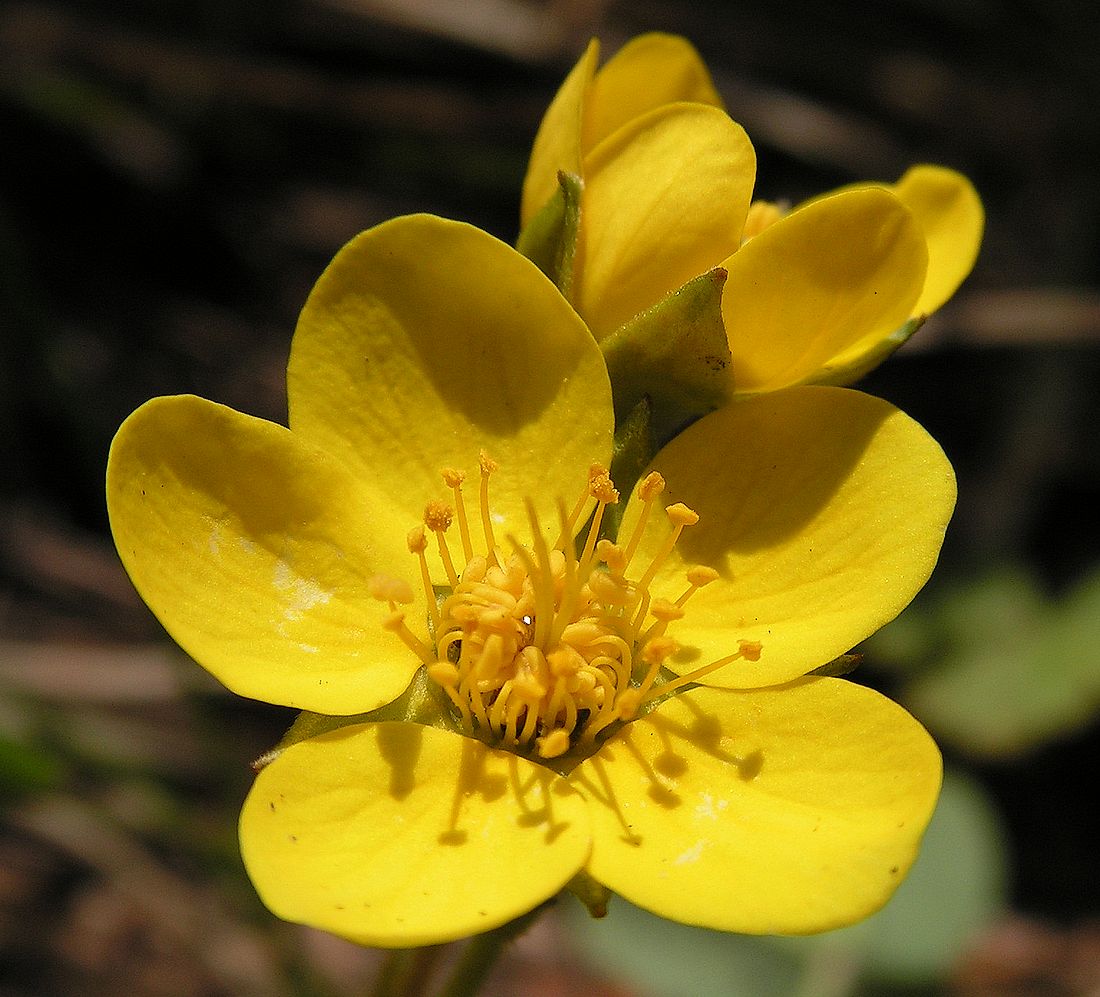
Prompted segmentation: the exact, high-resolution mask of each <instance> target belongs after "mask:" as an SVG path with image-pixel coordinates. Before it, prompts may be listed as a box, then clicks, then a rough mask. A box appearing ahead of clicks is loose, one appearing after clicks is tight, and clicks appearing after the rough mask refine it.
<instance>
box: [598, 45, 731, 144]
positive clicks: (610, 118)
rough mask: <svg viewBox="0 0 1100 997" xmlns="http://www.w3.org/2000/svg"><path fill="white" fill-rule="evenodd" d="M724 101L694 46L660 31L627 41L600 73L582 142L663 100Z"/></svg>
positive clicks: (716, 103)
mask: <svg viewBox="0 0 1100 997" xmlns="http://www.w3.org/2000/svg"><path fill="white" fill-rule="evenodd" d="M685 101H686V102H691V103H699V104H710V105H712V106H714V107H721V106H722V98H721V97H720V96H718V91H717V90H715V89H714V83H713V82H712V81H711V78H710V73H709V71H708V70H707V67H706V65H705V64H704V62H703V60H702V59H701V58H700V57H699V53H698V52H697V51H696V50H695V48H694V46H693V45H692V44H691V43H690V42H689V41H687V39H685V38H681V37H679V36H678V35H666V34H661V33H660V32H652V33H650V34H645V35H639V36H637V37H636V38H632V39H631V40H630V41H629V42H627V43H626V44H625V45H624V46H623V47H622V48H621V49H619V51H618V52H616V53H615V55H614V56H612V57H611V58H610V59H609V60H608V61H607V64H606V65H605V66H604V67H603V68H602V69H601V70H600V71H599V72H598V73H597V74H596V81H595V84H594V85H593V87H592V89H591V91H590V93H589V97H588V104H587V108H586V111H585V119H584V133H583V141H582V148H583V149H584V150H585V151H588V150H590V149H594V148H595V147H596V146H597V145H598V144H599V143H600V142H602V141H603V140H604V139H605V138H607V137H608V136H609V135H610V134H611V133H612V132H614V131H615V130H616V129H618V128H621V127H622V126H623V125H625V124H627V123H628V122H630V121H632V120H633V119H634V118H640V117H641V116H642V115H643V114H645V113H647V112H648V111H652V110H655V109H656V108H658V107H661V106H662V105H664V104H676V103H681V102H685Z"/></svg>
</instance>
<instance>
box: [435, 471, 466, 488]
mask: <svg viewBox="0 0 1100 997" xmlns="http://www.w3.org/2000/svg"><path fill="white" fill-rule="evenodd" d="M440 473H441V474H442V475H443V484H445V485H446V486H447V487H448V488H461V487H462V482H463V481H465V480H466V475H465V473H464V472H462V471H459V470H456V469H455V468H453V467H445V468H443V470H442V471H441V472H440Z"/></svg>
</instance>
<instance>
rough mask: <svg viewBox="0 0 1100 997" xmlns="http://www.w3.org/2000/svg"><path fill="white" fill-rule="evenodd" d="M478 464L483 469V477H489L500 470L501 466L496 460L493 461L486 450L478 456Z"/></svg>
mask: <svg viewBox="0 0 1100 997" xmlns="http://www.w3.org/2000/svg"><path fill="white" fill-rule="evenodd" d="M477 464H478V467H479V468H480V469H481V473H482V474H483V475H485V477H488V476H489V475H490V474H492V473H493V472H494V471H497V470H499V469H500V464H498V463H497V462H496V461H495V460H493V458H492V457H490V456H489V455H488V454H487V453H486V452H485V451H484V450H482V451H481V452H480V453H479V454H478V456H477Z"/></svg>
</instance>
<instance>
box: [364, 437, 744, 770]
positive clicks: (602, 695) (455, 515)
mask: <svg viewBox="0 0 1100 997" xmlns="http://www.w3.org/2000/svg"><path fill="white" fill-rule="evenodd" d="M496 470H497V464H496V462H495V461H493V460H492V459H491V458H489V457H488V456H487V455H485V454H484V453H482V455H481V460H480V471H481V487H480V494H479V502H478V505H479V511H480V520H481V524H480V525H481V533H482V534H483V539H484V553H476V552H475V549H474V542H473V539H472V535H471V529H470V521H469V519H468V518H467V514H466V506H465V502H464V500H463V492H462V485H463V483H464V480H465V475H463V474H462V473H461V472H459V471H456V470H453V469H451V468H446V469H444V471H443V481H444V483H445V484H446V485H447V486H448V487H449V488H450V489H451V491H452V495H453V499H454V502H453V505H452V504H450V503H447V502H442V501H433V502H430V503H429V504H428V506H427V508H426V509H425V513H424V523H423V525H422V526H417V527H416V528H415V529H413V530H412V531H410V533H409V535H408V547H409V551H410V552H411V553H412V554H413V555H415V556H416V557H417V558H418V559H419V567H420V576H421V580H422V584H423V586H424V591H425V595H426V597H427V605H428V615H429V623H430V627H431V634H432V637H431V641H430V643H427V642H424V641H422V640H421V639H420V638H418V637H417V636H416V635H415V634H414V633H413V632H412V630H411V629H410V628H409V627H408V625H407V624H406V623H405V614H404V612H403V611H401V610H400V609H399V608H398V604H399V603H408V602H411V601H412V591H411V589H409V587H408V585H407V584H406V583H404V582H401V581H399V580H397V579H394V578H390V577H386V576H376V578H374V579H372V590H373V594H374V595H375V596H376V597H377V598H379V599H381V600H383V601H385V602H388V603H389V608H390V613H389V615H388V616H387V618H386V620H385V621H384V624H383V625H384V626H385V627H386V628H387V629H390V630H392V631H394V632H395V633H396V634H397V635H398V636H399V637H400V638H401V639H402V640H403V641H404V642H405V643H406V645H408V647H409V648H410V649H412V650H413V652H414V653H416V654H417V655H418V656H419V657H420V659H421V660H422V661H423V662H424V664H425V666H426V669H427V673H428V675H429V677H430V678H431V679H432V680H433V681H434V682H435V683H436V684H437V685H438V686H439V687H440V688H441V689H442V690H443V691H444V693H445V694H446V695H447V697H448V699H449V701H450V702H451V704H452V705H453V708H454V711H455V713H456V715H457V719H458V720H459V722H460V723H461V725H462V727H463V729H464V730H466V731H467V732H469V733H471V734H474V735H476V736H478V737H480V738H482V739H484V740H487V741H489V742H490V743H494V744H499V745H502V746H504V747H506V748H510V749H512V750H516V751H521V752H527V751H530V750H532V749H533V750H534V751H536V752H537V754H538V755H540V756H541V757H542V758H547V759H549V758H556V757H558V756H560V755H563V754H565V753H566V752H567V751H569V750H570V749H572V748H574V747H577V746H579V747H580V749H581V750H582V751H584V750H586V749H587V750H592V746H593V745H594V744H595V741H596V738H597V737H598V736H599V735H600V733H601V732H603V731H606V730H607V728H609V727H610V726H611V725H613V724H615V723H617V722H625V721H629V720H631V719H633V718H634V717H635V716H637V714H638V712H639V710H640V709H641V708H642V707H643V706H644V705H645V704H647V703H648V702H650V701H652V700H653V699H656V698H658V697H663V696H665V695H668V694H669V693H672V692H675V691H677V690H678V689H681V688H683V687H684V686H686V685H688V684H690V683H692V682H695V681H697V680H698V679H700V678H702V677H703V676H704V675H705V674H707V673H709V672H711V671H713V670H714V669H716V668H720V667H722V666H723V665H726V664H728V663H730V662H731V661H734V660H737V659H738V658H745V659H748V660H756V659H757V658H758V657H759V655H760V645H759V644H757V643H753V642H749V641H739V642H738V650H737V651H736V652H735V653H733V654H730V655H728V656H726V657H724V658H721V659H719V660H718V661H715V662H712V663H711V664H708V665H705V666H704V667H702V668H698V669H696V670H694V671H692V672H690V673H689V674H686V675H681V676H679V677H674V678H668V677H667V675H666V676H662V665H663V663H664V662H665V661H666V660H667V659H668V658H669V657H670V655H672V654H673V653H674V652H675V651H676V650H677V645H676V642H675V641H674V640H673V639H672V638H671V637H669V636H668V635H667V633H666V631H667V630H668V628H669V626H670V625H671V624H673V623H674V622H675V621H676V620H678V619H680V618H681V617H683V615H684V605H685V604H686V603H687V601H688V599H690V598H691V596H692V594H693V593H694V592H696V591H697V590H698V589H700V588H702V587H703V586H704V585H707V584H709V583H710V582H712V581H714V579H715V578H717V572H716V571H714V570H713V569H712V568H708V567H702V566H697V567H692V568H689V569H688V570H687V572H686V581H687V587H686V589H685V590H684V591H683V592H682V594H681V595H680V596H679V597H678V598H677V599H676V600H675V601H670V600H666V599H660V598H652V597H651V595H650V591H649V589H650V585H651V583H652V582H653V579H654V578H655V577H656V575H657V573H658V571H659V570H660V569H661V567H662V565H663V564H664V563H665V561H666V560H667V559H668V557H669V555H670V554H671V553H672V550H673V548H674V547H675V546H676V542H677V541H678V539H679V537H680V534H681V533H682V531H683V530H684V529H685V528H687V527H689V526H693V525H694V524H695V523H697V522H698V520H699V517H698V515H696V513H695V512H693V511H692V510H691V509H689V508H688V507H687V506H686V505H683V504H682V503H677V504H675V505H670V506H668V507H667V508H666V509H665V514H666V516H667V517H668V521H669V523H670V525H671V529H670V531H669V533H668V535H667V536H666V538H665V540H664V542H663V543H662V544H661V546H660V547H659V548H658V549H657V552H656V553H655V554H654V556H653V557H652V559H651V560H650V561H649V563H648V564H646V565H645V567H644V568H643V570H642V571H641V572H640V574H638V575H637V576H636V577H635V578H632V577H630V574H631V571H630V569H631V567H632V565H633V562H634V560H635V554H636V552H637V550H638V546H639V544H640V542H641V539H642V535H643V533H644V531H645V529H646V526H647V524H648V522H649V520H650V517H651V512H652V509H653V507H654V505H655V504H656V501H657V498H658V496H659V495H660V494H661V493H662V492H663V491H664V487H665V482H664V479H663V478H662V477H661V475H660V474H658V473H656V472H652V473H651V474H649V475H648V476H647V477H646V478H645V479H644V480H643V482H642V483H641V485H640V486H639V496H640V498H641V499H642V501H643V507H642V512H641V515H640V517H639V519H638V522H637V523H636V524H635V526H634V528H633V530H632V532H631V535H630V537H629V539H628V540H627V542H626V544H625V545H620V544H617V543H612V542H611V541H610V540H607V539H599V533H600V526H601V523H602V521H603V515H604V510H605V509H606V508H607V506H609V505H614V504H616V503H617V502H618V500H619V493H618V491H616V489H615V487H614V485H613V484H612V481H611V478H610V475H609V474H608V471H607V469H606V468H604V467H602V466H599V465H593V466H592V467H591V468H590V469H589V473H588V480H587V482H586V485H585V488H584V490H583V492H582V494H581V496H580V497H579V499H578V500H577V502H576V504H575V505H574V507H573V509H572V510H571V511H567V509H566V507H565V506H564V504H563V503H562V502H561V501H560V500H559V502H558V520H559V533H558V538H557V541H556V542H555V543H554V544H553V545H550V544H549V543H548V542H547V539H546V537H545V535H544V534H543V532H542V528H541V526H540V524H539V521H538V517H537V515H536V513H535V508H534V505H533V503H532V502H531V501H530V500H528V501H527V518H528V525H529V527H530V533H531V542H530V545H524V544H521V543H519V542H518V541H517V540H516V539H515V537H513V536H511V535H509V536H508V537H507V538H506V540H507V544H508V548H509V550H508V551H506V550H505V549H504V548H503V547H501V546H500V545H499V544H498V542H497V539H496V537H495V535H494V532H493V517H492V513H491V507H490V505H489V478H490V476H491V475H492V474H493V472H494V471H496ZM593 500H594V501H595V508H594V510H593V511H592V512H591V514H590V518H589V519H588V528H587V531H586V533H585V536H584V543H583V545H582V544H579V543H577V542H574V534H575V533H576V531H577V529H578V526H579V524H581V523H583V522H585V519H583V518H582V517H583V516H585V515H586V514H587V513H589V510H591V509H592V502H593ZM456 521H457V525H458V531H459V536H460V543H461V548H462V555H463V565H464V566H463V568H462V569H461V571H459V570H458V568H456V566H455V559H454V555H453V554H452V551H451V548H450V544H449V542H448V540H447V536H446V535H447V533H448V531H449V530H450V528H451V526H452V525H454V524H455V523H456ZM429 533H431V534H434V536H435V539H436V546H437V548H438V554H439V559H440V561H441V563H442V566H443V571H444V573H445V574H446V576H447V579H448V582H449V587H450V594H448V595H446V596H445V597H443V598H442V599H441V600H437V597H436V590H435V587H434V586H433V583H432V578H431V571H430V569H429V566H428V559H427V551H428V547H429V540H428V534H429ZM659 677H662V678H663V681H661V682H658V681H657V680H658V678H659Z"/></svg>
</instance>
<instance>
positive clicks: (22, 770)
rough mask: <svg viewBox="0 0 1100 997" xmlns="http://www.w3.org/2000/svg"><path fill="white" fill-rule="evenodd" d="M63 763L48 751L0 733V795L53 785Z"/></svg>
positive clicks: (10, 795)
mask: <svg viewBox="0 0 1100 997" xmlns="http://www.w3.org/2000/svg"><path fill="white" fill-rule="evenodd" d="M64 778H65V766H64V765H63V764H62V763H61V762H60V761H59V760H58V759H57V758H56V757H55V756H54V755H52V754H50V753H49V752H46V751H44V750H43V749H41V748H38V747H36V746H33V745H29V744H22V743H20V742H19V741H14V740H11V739H10V738H8V737H5V736H4V735H2V734H0V799H4V800H7V799H11V798H13V797H20V796H26V795H30V794H32V793H41V792H44V791H46V790H49V789H57V788H58V787H60V785H61V783H62V782H63V781H64Z"/></svg>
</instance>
